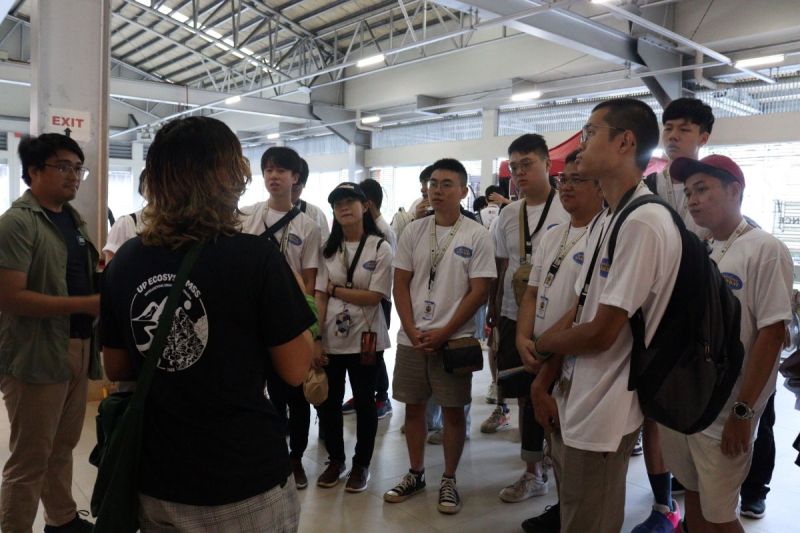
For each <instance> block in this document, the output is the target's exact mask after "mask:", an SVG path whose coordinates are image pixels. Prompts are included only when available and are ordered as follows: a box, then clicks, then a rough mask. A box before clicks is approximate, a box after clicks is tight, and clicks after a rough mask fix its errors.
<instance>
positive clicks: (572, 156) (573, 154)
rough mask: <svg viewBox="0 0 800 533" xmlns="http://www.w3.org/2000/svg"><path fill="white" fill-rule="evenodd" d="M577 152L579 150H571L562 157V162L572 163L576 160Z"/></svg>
mask: <svg viewBox="0 0 800 533" xmlns="http://www.w3.org/2000/svg"><path fill="white" fill-rule="evenodd" d="M578 153H580V150H573V151H572V152H570V153H569V154H568V155H567V157H565V158H564V164H565V165H569V164H570V163H574V162H575V161H577V160H578Z"/></svg>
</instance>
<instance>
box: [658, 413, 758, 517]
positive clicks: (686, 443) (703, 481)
mask: <svg viewBox="0 0 800 533" xmlns="http://www.w3.org/2000/svg"><path fill="white" fill-rule="evenodd" d="M658 438H659V441H660V444H661V452H662V453H663V455H664V463H665V464H666V465H667V468H669V469H670V471H671V472H672V473H673V475H674V476H675V477H676V478H678V481H680V482H681V483H682V484H683V486H684V487H686V489H687V490H691V491H694V492H698V493H699V496H700V509H701V511H702V512H703V518H705V519H706V520H707V521H708V522H711V523H713V524H724V523H726V522H732V521H734V520H736V519H737V514H736V512H737V509H738V507H739V491H740V489H741V488H742V483H743V482H744V480H745V478H746V477H747V473H748V472H749V471H750V461H751V460H752V458H753V450H752V448H751V449H750V451H749V452H748V453H743V454H741V455H738V456H736V457H728V456H727V455H725V454H723V453H722V448H721V447H720V441H718V440H717V439H713V438H711V437H709V436H708V435H704V434H702V433H695V434H694V435H684V434H683V433H678V432H677V431H673V430H671V429H669V428H666V427H664V426H662V425H661V424H659V425H658Z"/></svg>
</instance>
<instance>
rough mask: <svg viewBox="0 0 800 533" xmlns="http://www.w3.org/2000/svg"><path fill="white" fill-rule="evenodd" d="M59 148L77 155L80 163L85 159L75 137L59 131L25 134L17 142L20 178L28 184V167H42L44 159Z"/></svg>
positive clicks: (29, 178) (51, 155)
mask: <svg viewBox="0 0 800 533" xmlns="http://www.w3.org/2000/svg"><path fill="white" fill-rule="evenodd" d="M59 150H67V151H68V152H72V153H73V154H75V155H77V156H78V158H79V159H80V160H81V163H83V162H84V161H86V157H85V156H84V155H83V150H81V147H80V146H78V143H76V142H75V139H72V138H70V137H67V136H66V135H62V134H60V133H43V134H41V135H39V136H38V137H36V136H32V135H26V136H24V137H23V138H22V140H21V141H20V142H19V147H18V148H17V153H18V154H19V159H20V161H21V162H22V180H23V181H24V182H25V184H26V185H28V186H30V184H31V177H30V175H29V174H28V167H36V168H44V164H45V161H47V160H48V159H49V158H51V157H53V156H54V155H55V154H56V152H58V151H59Z"/></svg>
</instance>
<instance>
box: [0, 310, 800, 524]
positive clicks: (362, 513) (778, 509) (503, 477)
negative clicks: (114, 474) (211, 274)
mask: <svg viewBox="0 0 800 533" xmlns="http://www.w3.org/2000/svg"><path fill="white" fill-rule="evenodd" d="M395 323H397V322H395ZM386 355H387V364H388V366H389V368H390V369H391V368H392V366H393V365H392V363H393V359H394V351H393V350H390V351H387V354H386ZM489 381H490V377H489V371H488V369H486V370H484V371H483V372H481V373H479V374H476V375H475V378H474V381H473V394H474V398H473V405H472V432H471V439H470V440H469V441H468V442H467V444H466V446H465V448H464V455H463V457H462V460H461V464H460V466H459V470H458V486H459V489H460V491H461V496H462V499H463V501H464V507H463V509H462V511H461V512H460V513H459V514H456V515H453V516H446V515H442V514H440V513H439V512H437V510H436V499H437V493H438V491H437V488H438V480H439V477H440V476H441V473H442V468H443V466H442V465H443V456H442V448H441V446H430V445H429V446H428V447H427V449H426V467H427V473H428V479H429V484H430V485H429V487H428V490H427V491H426V492H425V493H424V494H422V495H418V496H415V497H413V498H411V499H410V500H408V501H406V502H404V503H400V504H389V503H385V502H384V501H383V498H382V494H383V492H384V491H386V490H388V489H389V488H390V487H391V486H393V485H394V484H395V483H396V482H397V480H398V479H399V477H400V476H402V474H403V473H405V472H406V470H407V469H408V459H407V452H406V447H405V440H404V437H403V435H402V434H401V433H400V426H401V424H402V423H403V408H402V406H400V405H398V404H396V403H395V404H394V405H395V407H394V408H395V412H394V415H393V416H392V417H389V418H387V419H384V420H381V421H379V427H378V438H377V441H376V444H375V455H374V459H373V463H372V467H371V476H372V477H371V480H370V483H369V488H368V490H367V491H366V492H363V493H361V494H349V493H346V492H345V491H344V484H343V483H342V484H340V485H339V486H337V487H335V488H333V489H322V488H319V487H317V486H316V485H315V484H314V481H315V480H316V477H317V475H319V474H320V473H321V472H322V470H323V469H324V465H325V461H326V459H327V454H326V452H325V449H324V446H323V445H322V442H321V441H318V440H317V438H316V436H317V429H318V426H317V425H315V424H313V423H312V428H311V434H312V438H311V442H310V445H309V449H308V451H307V452H306V455H305V458H304V464H305V467H306V471H307V473H308V476H309V478H310V480H311V483H310V484H309V488H308V489H306V490H304V491H301V492H300V499H301V502H302V512H301V522H300V531H302V532H309V533H312V532H313V533H317V532H319V531H325V532H328V531H341V532H348V533H349V532H362V531H363V532H374V531H387V532H390V531H391V532H394V531H398V532H399V531H407V532H415V533H416V532H426V531H459V533H467V532H472V531H474V532H485V531H492V532H494V533H501V532H506V531H508V532H512V531H521V529H520V527H519V524H520V522H522V520H524V519H525V518H528V517H530V516H534V515H536V514H539V513H540V512H542V511H543V510H544V508H545V506H546V505H550V504H552V503H553V502H555V500H556V496H555V494H554V490H555V489H554V484H553V482H552V481H551V492H550V494H548V495H547V496H542V497H538V498H533V499H531V500H528V501H525V502H522V503H517V504H508V503H503V502H502V501H500V499H499V498H498V496H497V494H498V492H499V491H500V489H502V488H503V487H504V486H505V485H507V484H510V483H511V482H513V481H514V480H515V479H516V478H517V477H518V476H519V474H520V473H521V465H522V463H521V461H520V459H519V434H518V431H517V430H516V429H512V430H509V431H504V432H501V433H497V434H494V435H484V434H481V433H480V423H481V421H483V420H484V419H485V418H486V417H487V416H488V415H489V413H490V412H491V410H492V408H493V407H494V406H492V405H488V404H486V403H485V401H484V394H485V392H486V389H487V385H488V383H489ZM781 383H782V381H781ZM793 406H794V396H793V395H792V394H791V393H789V392H788V391H787V390H785V389H784V388H783V387H782V386H779V388H778V395H777V398H776V401H775V407H776V410H777V422H776V424H775V441H776V445H777V461H776V466H775V473H774V476H773V481H772V492H770V495H769V498H768V500H767V504H768V506H767V515H766V517H765V518H763V519H762V520H748V519H743V522H744V526H745V530H746V531H747V532H748V533H750V532H753V533H754V532H760V533H766V532H770V533H785V532H791V531H800V526H798V521H797V518H796V517H795V516H794V514H793V512H794V511H795V510H796V507H794V506H795V505H797V502H798V501H800V468H799V467H797V466H795V465H794V458H795V457H796V456H797V453H796V452H795V451H794V450H793V449H792V447H791V444H792V442H793V440H794V438H795V437H796V436H797V432H798V430H800V412H798V411H795V410H794V409H793ZM96 410H97V406H96V404H90V405H89V409H88V412H87V414H86V421H85V423H84V432H83V436H82V438H81V442H80V444H79V445H78V448H77V449H76V451H75V474H74V483H73V489H74V494H75V497H76V499H77V501H78V505H79V507H81V508H84V509H88V506H89V505H88V501H89V497H90V496H91V491H92V485H93V483H94V478H95V474H96V470H95V468H94V467H92V466H90V465H89V463H88V462H87V458H88V455H89V452H90V451H91V449H92V446H93V444H94V440H95V429H94V414H95V413H96ZM512 411H513V413H514V415H515V416H516V407H514V406H512ZM0 413H1V414H0V461H3V462H4V461H5V459H6V457H7V456H8V449H7V442H8V433H9V428H8V421H7V419H6V414H5V410H4V409H0ZM514 426H516V423H515V424H514ZM354 440H355V416H348V417H345V442H346V446H347V448H348V453H350V454H351V453H352V447H353V446H354V444H355V442H354ZM187 482H191V480H187ZM651 503H652V502H651V494H650V488H649V485H648V482H647V475H646V472H645V467H644V459H643V458H642V457H634V458H632V459H631V463H630V469H629V472H628V490H627V501H626V505H625V525H624V528H623V531H630V529H631V528H632V527H633V526H634V525H635V524H636V523H638V522H639V521H640V520H642V519H643V518H645V517H646V516H647V514H648V513H649V510H650V505H651ZM682 503H683V502H682V501H681V504H682ZM43 525H44V522H43V519H42V517H41V510H40V513H39V517H38V519H37V522H36V525H35V529H34V530H35V531H41V530H42V527H43Z"/></svg>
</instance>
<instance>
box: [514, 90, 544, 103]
mask: <svg viewBox="0 0 800 533" xmlns="http://www.w3.org/2000/svg"><path fill="white" fill-rule="evenodd" d="M541 96H542V91H525V92H523V93H517V94H512V95H511V99H512V100H513V101H515V102H524V101H525V100H536V99H537V98H539V97H541Z"/></svg>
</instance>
